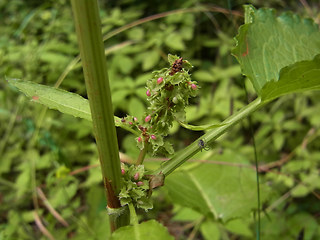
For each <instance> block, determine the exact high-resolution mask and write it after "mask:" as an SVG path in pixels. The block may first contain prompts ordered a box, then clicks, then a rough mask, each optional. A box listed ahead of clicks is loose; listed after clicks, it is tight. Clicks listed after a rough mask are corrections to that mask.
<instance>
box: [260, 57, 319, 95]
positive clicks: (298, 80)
mask: <svg viewBox="0 0 320 240" xmlns="http://www.w3.org/2000/svg"><path fill="white" fill-rule="evenodd" d="M319 89H320V54H319V55H317V56H316V57H315V58H314V59H313V60H311V61H301V62H297V63H295V64H293V65H291V66H289V67H285V68H283V69H282V70H281V72H280V77H279V81H270V82H268V83H266V84H265V85H264V87H263V88H262V89H261V98H262V101H270V100H273V99H275V98H277V97H280V96H282V95H285V94H289V93H294V92H303V91H307V90H319Z"/></svg>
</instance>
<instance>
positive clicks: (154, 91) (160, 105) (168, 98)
mask: <svg viewBox="0 0 320 240" xmlns="http://www.w3.org/2000/svg"><path fill="white" fill-rule="evenodd" d="M168 61H169V63H170V68H164V69H162V70H160V71H154V72H153V73H152V77H151V78H150V79H149V80H148V81H147V90H146V95H147V100H148V101H149V103H150V107H149V108H148V110H147V112H146V115H145V117H144V119H143V120H142V122H139V121H138V119H137V118H136V117H133V116H127V117H125V118H123V119H122V123H124V124H127V125H128V126H129V127H130V128H132V129H135V130H137V129H138V130H139V131H140V132H141V134H140V136H139V137H137V138H136V141H137V145H138V147H139V148H140V149H141V150H142V149H144V148H145V147H148V146H151V149H152V152H153V154H155V153H163V154H166V153H169V154H173V152H174V150H173V147H172V145H171V144H170V143H169V142H165V141H163V137H165V136H167V135H168V132H169V129H170V127H171V126H172V123H173V121H174V120H178V121H180V122H185V107H186V106H187V105H188V101H189V98H190V97H195V96H196V94H197V90H198V88H199V87H198V86H197V83H196V82H195V81H191V77H190V74H189V72H188V71H189V69H191V68H192V65H191V64H190V63H189V62H188V61H187V60H183V59H182V58H179V57H178V56H174V55H170V54H169V55H168Z"/></svg>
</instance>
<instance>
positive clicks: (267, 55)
mask: <svg viewBox="0 0 320 240" xmlns="http://www.w3.org/2000/svg"><path fill="white" fill-rule="evenodd" d="M245 11H246V24H244V25H243V26H241V27H240V29H239V34H238V35H237V37H236V41H237V46H236V47H235V48H234V49H233V52H232V53H233V55H234V56H236V58H237V59H238V61H239V63H240V65H241V68H242V73H243V74H244V75H246V76H247V77H248V78H249V79H250V80H251V82H252V84H253V86H254V87H255V89H256V91H257V92H258V94H259V95H262V96H263V98H264V101H267V100H271V99H273V98H276V97H278V96H281V95H284V94H287V93H292V92H297V91H303V90H309V89H318V88H319V77H318V76H316V75H317V72H318V71H319V70H318V69H319V67H316V66H315V65H316V64H318V60H317V59H318V58H315V56H316V55H317V54H319V53H320V31H319V27H318V25H316V24H315V23H314V22H313V21H312V20H311V19H302V18H300V17H299V16H297V15H294V14H293V13H290V12H286V13H283V14H281V15H280V16H279V17H276V14H275V11H274V10H273V9H259V10H256V9H254V8H253V7H252V6H246V7H245ZM314 58H315V59H314ZM313 59H314V60H313ZM312 60H313V61H312ZM306 61H307V62H306ZM308 61H309V62H308ZM318 65H319V64H318ZM284 68H285V69H284ZM281 70H282V71H281ZM292 73H295V74H296V75H295V74H292ZM314 77H316V79H315V78H314ZM268 82H270V84H268V85H266V84H267V83H268ZM305 86H306V87H305ZM275 88H278V89H277V90H276V91H275V92H274V89H275Z"/></svg>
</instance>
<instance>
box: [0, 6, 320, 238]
mask: <svg viewBox="0 0 320 240" xmlns="http://www.w3.org/2000/svg"><path fill="white" fill-rule="evenodd" d="M243 3H244V2H242V1H228V3H227V1H220V2H216V3H215V4H216V5H214V6H213V5H201V4H200V2H198V1H193V0H188V1H150V2H147V1H143V2H142V1H130V0H128V1H111V3H110V2H109V1H106V2H102V1H101V4H100V9H101V12H100V14H101V19H102V24H103V28H102V32H103V36H104V38H105V40H106V41H105V48H106V55H107V61H108V73H109V80H110V84H111V92H112V101H113V108H114V114H115V115H116V116H118V117H126V116H127V114H129V115H132V116H135V117H137V118H138V119H142V118H143V117H144V114H145V111H146V107H147V106H148V102H147V96H146V83H147V80H148V79H150V78H151V77H152V71H154V70H158V69H162V68H164V67H168V63H167V54H168V53H172V54H177V55H179V56H182V57H183V58H184V59H188V60H189V61H190V62H191V63H192V64H193V66H194V68H193V69H192V70H191V74H192V75H191V77H192V80H194V81H197V85H198V86H199V89H198V90H199V93H198V97H196V98H192V99H190V105H189V106H188V107H187V109H186V120H187V121H186V122H188V123H190V124H192V125H205V124H211V123H220V122H221V121H223V120H224V119H226V118H227V117H228V116H230V115H232V114H233V113H234V112H236V111H237V110H239V109H240V108H242V107H244V106H245V105H247V103H248V101H252V100H253V99H254V98H256V91H255V90H254V86H252V84H251V82H250V81H249V79H247V78H245V77H243V76H241V69H240V66H239V64H238V62H237V61H236V59H235V58H234V57H233V56H231V50H232V49H233V48H234V46H235V41H234V39H233V37H234V36H235V35H236V34H237V33H238V27H239V26H240V25H241V24H243V22H244V20H243V9H242V4H243ZM302 3H305V1H301V3H300V2H297V1H290V3H288V2H287V3H284V1H268V3H263V1H252V4H254V5H255V7H257V8H259V7H266V6H267V7H274V8H276V9H277V10H278V13H279V14H280V13H281V12H283V11H285V10H291V11H293V12H295V13H298V14H299V15H300V16H301V17H309V18H313V19H314V20H315V22H319V16H318V15H317V14H318V12H319V6H318V5H316V1H315V3H311V1H310V3H309V4H310V6H308V5H301V4H302ZM217 6H219V8H217ZM0 10H1V15H0V17H1V25H0V32H1V36H0V46H1V48H0V79H1V81H0V121H1V125H0V136H1V140H0V189H1V192H0V239H47V238H49V239H108V236H110V230H109V228H108V221H109V219H108V215H107V214H106V210H105V207H106V200H105V193H104V188H103V184H102V180H101V179H102V177H101V170H100V169H99V165H98V163H99V161H98V153H97V150H96V145H95V142H94V137H93V135H92V123H91V122H90V121H88V120H86V119H81V118H74V117H73V116H70V115H66V114H61V113H60V112H58V111H53V110H48V111H46V110H45V108H44V107H43V106H42V105H39V104H32V103H30V101H29V100H28V98H26V97H25V96H23V95H22V94H21V93H20V92H19V91H18V90H17V89H16V88H14V87H13V86H11V85H9V84H7V82H6V81H5V79H6V78H7V79H13V78H17V79H23V80H28V81H32V82H35V83H41V84H44V85H48V86H58V85H60V83H61V82H59V81H60V80H63V82H62V83H61V86H60V88H63V89H65V90H68V91H71V92H74V93H77V94H80V95H82V96H83V97H86V89H85V85H84V78H83V74H82V69H81V64H80V63H75V64H73V66H74V67H73V68H72V70H71V69H68V65H69V66H71V65H70V63H71V61H74V58H75V57H77V56H78V54H79V50H78V49H79V48H78V43H77V38H76V34H75V29H74V23H73V19H72V13H71V6H70V3H69V1H65V0H60V1H46V2H45V3H43V2H42V1H36V0H33V1H22V0H21V1H19V0H15V1H2V2H1V3H0ZM171 10H176V11H173V12H168V11H171ZM231 10H232V11H231ZM158 13H163V14H162V15H159V16H157V15H155V14H158ZM148 16H153V17H154V19H143V18H144V17H148ZM149 20H150V21H149ZM136 21H137V22H136ZM127 24H129V25H127ZM130 24H132V25H134V26H130ZM234 54H235V55H236V52H235V51H234ZM239 56H240V55H239ZM65 71H68V72H67V73H68V74H67V75H66V77H65V78H64V75H63V73H64V72H65ZM248 75H249V74H248ZM268 84H270V85H272V84H273V83H272V82H271V83H268ZM255 87H256V89H257V88H258V89H259V87H257V86H255ZM259 90H261V89H259ZM261 91H263V90H261ZM264 93H265V95H263V96H264V97H265V98H267V97H268V96H271V97H270V98H272V94H271V93H270V92H268V91H265V92H264ZM266 96H267V97H266ZM33 100H37V99H33ZM319 112H320V102H319V91H308V92H304V93H294V94H290V95H286V96H284V97H281V98H279V99H277V100H275V101H273V102H272V103H270V104H268V105H266V106H265V107H264V108H263V109H261V110H259V111H257V112H255V113H254V114H253V115H252V116H251V119H245V120H244V121H242V122H241V123H240V124H237V125H235V126H234V127H233V128H232V130H231V131H229V132H227V133H226V134H225V135H223V136H222V137H220V138H218V139H217V140H216V141H214V143H213V144H210V146H208V147H209V148H210V149H209V150H208V149H206V150H208V151H205V150H203V151H200V152H199V153H198V154H197V155H195V156H194V157H193V158H192V159H191V160H190V161H189V162H188V163H185V164H184V165H183V166H182V167H181V168H179V169H178V170H176V172H174V173H172V175H170V176H169V177H168V178H166V181H165V186H163V187H161V188H159V189H157V190H154V191H153V194H152V198H151V199H152V201H153V205H154V208H153V209H152V210H149V211H148V212H145V211H144V210H137V213H138V217H139V220H140V221H141V222H142V221H145V220H148V219H156V220H157V221H159V222H161V223H162V224H163V225H165V226H166V227H167V229H168V230H169V232H170V234H171V235H173V236H175V237H176V239H213V240H214V239H254V238H255V235H256V234H257V230H256V222H257V211H256V209H257V207H256V206H257V204H256V202H257V200H256V197H257V188H256V178H255V165H254V164H255V163H254V162H255V153H254V152H255V151H256V152H257V159H258V163H259V173H260V187H261V189H260V191H261V205H262V211H261V222H260V225H261V232H260V237H261V238H262V239H299V236H300V237H301V236H303V237H304V238H301V239H310V240H311V239H319V238H320V231H319V222H320V220H319V212H320V207H319V199H320V193H319V190H320V182H319V167H320V150H319V149H320V138H319V136H320V130H319V127H320V115H319V114H318V113H319ZM204 132H205V131H190V130H187V129H184V128H182V127H179V125H178V124H177V123H174V125H173V127H172V128H170V130H169V136H168V137H167V138H166V141H170V142H171V143H173V147H174V149H175V151H176V152H178V151H179V150H181V149H184V147H186V146H188V145H189V144H190V143H192V142H193V141H195V140H196V139H197V138H198V137H200V136H201V135H202V134H203V133H204ZM117 135H118V142H119V147H120V152H121V155H120V158H121V160H122V161H123V162H127V163H131V162H132V161H135V160H136V159H137V158H138V155H139V151H140V149H139V148H138V147H137V144H136V136H135V135H133V134H131V133H130V132H127V131H125V130H124V129H121V128H117ZM253 136H254V141H253ZM253 142H255V147H254V146H253ZM204 144H205V143H204ZM165 157H166V156H165V155H159V156H157V158H155V157H154V156H152V155H151V154H150V155H147V157H146V159H145V162H144V164H145V167H146V168H147V169H149V170H155V169H157V168H158V167H159V166H162V161H164V160H166V158H165ZM195 179H196V180H197V181H195ZM199 186H200V187H199ZM188 188H190V189H191V190H190V189H188ZM195 189H196V190H197V193H198V194H200V195H201V194H203V190H207V192H206V193H208V195H207V196H209V197H211V199H214V200H212V201H211V200H209V201H205V202H201V201H202V200H203V199H205V197H203V198H199V201H198V202H197V204H196V205H195V204H194V203H195V202H196V201H197V200H198V199H197V198H196V199H193V198H195V196H194V195H192V194H193V193H194V190H195ZM209 189H210V191H209ZM189 190H190V191H189ZM188 191H189V194H190V195H187V194H188ZM204 195H205V194H204ZM190 199H191V200H190ZM193 200H195V201H193ZM208 202H209V205H210V203H213V204H214V206H211V207H212V208H214V209H215V211H213V210H212V208H210V206H206V204H208ZM205 206H206V207H205ZM208 209H210V210H212V211H208ZM145 224H146V225H147V224H149V225H152V226H153V227H154V229H157V228H159V226H158V225H157V224H155V223H154V222H147V223H145ZM141 226H143V225H141ZM149 227H150V226H149ZM146 229H147V228H146ZM155 231H156V230H155ZM159 231H160V232H161V230H159ZM114 239H118V238H116V236H115V237H114Z"/></svg>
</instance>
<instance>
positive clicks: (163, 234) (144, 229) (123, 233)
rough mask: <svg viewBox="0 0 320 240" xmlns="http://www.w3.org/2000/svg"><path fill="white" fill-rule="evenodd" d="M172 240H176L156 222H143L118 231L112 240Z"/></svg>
mask: <svg viewBox="0 0 320 240" xmlns="http://www.w3.org/2000/svg"><path fill="white" fill-rule="evenodd" d="M127 239H130V240H145V239H148V240H163V239H166V240H170V239H172V240H173V239H174V238H173V237H172V236H171V235H170V234H169V233H168V230H167V229H166V228H165V227H164V226H162V225H161V224H160V223H158V222H157V221H155V220H150V221H147V222H143V223H141V224H139V225H134V226H126V227H122V228H119V229H118V230H116V231H115V232H114V233H113V234H112V236H111V239H110V240H127Z"/></svg>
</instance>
